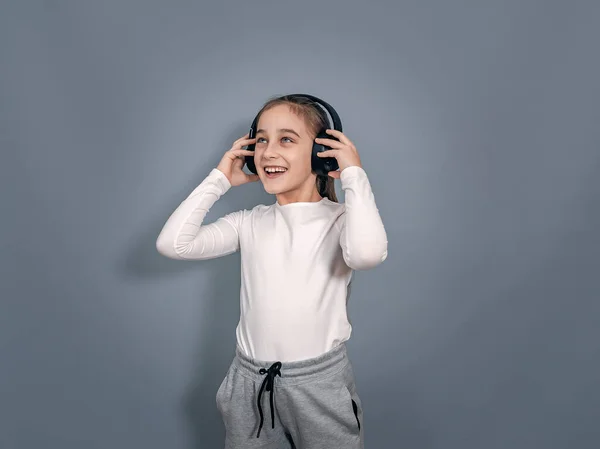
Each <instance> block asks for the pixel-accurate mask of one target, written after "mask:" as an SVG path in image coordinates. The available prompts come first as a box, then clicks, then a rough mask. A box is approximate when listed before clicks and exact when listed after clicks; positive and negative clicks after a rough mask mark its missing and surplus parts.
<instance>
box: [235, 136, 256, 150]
mask: <svg viewBox="0 0 600 449" xmlns="http://www.w3.org/2000/svg"><path fill="white" fill-rule="evenodd" d="M246 135H247V134H246ZM255 140H256V137H253V138H252V139H247V138H241V139H238V140H236V141H235V142H233V145H232V146H231V147H232V148H233V147H239V146H242V147H243V146H244V145H248V144H249V143H252V142H254V141H255Z"/></svg>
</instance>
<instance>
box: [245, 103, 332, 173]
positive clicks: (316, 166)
mask: <svg viewBox="0 0 600 449" xmlns="http://www.w3.org/2000/svg"><path fill="white" fill-rule="evenodd" d="M285 96H286V97H296V98H298V97H304V98H307V99H309V100H311V101H313V102H314V103H316V104H319V105H321V106H323V108H324V109H325V110H326V111H327V112H329V115H330V116H331V119H332V120H333V129H335V130H338V131H340V132H341V131H342V121H341V120H340V116H339V115H338V114H337V112H336V111H335V109H333V107H332V106H331V105H330V104H329V103H327V102H325V101H323V100H321V99H320V98H317V97H315V96H313V95H308V94H292V95H285ZM327 123H328V125H330V124H331V123H330V122H329V120H327ZM257 126H258V114H257V115H256V117H254V120H253V121H252V126H251V127H250V133H249V136H248V138H249V139H253V138H254V137H256V127H257ZM329 127H330V128H331V126H329ZM316 137H317V138H323V139H333V140H338V141H339V139H337V138H336V137H334V136H332V135H330V134H327V133H326V132H325V129H321V130H319V132H318V133H317V136H316ZM255 147H256V144H251V145H248V150H250V151H254V149H255ZM326 150H331V147H329V146H327V145H323V144H321V143H317V142H314V141H313V147H312V157H311V165H312V170H313V171H314V172H315V173H316V174H317V175H321V176H327V174H328V173H329V172H330V171H335V170H337V169H338V168H339V165H338V161H337V159H336V158H334V157H319V156H317V154H318V153H320V152H322V151H326ZM245 160H246V165H248V169H249V170H250V171H251V172H252V173H254V174H257V173H258V171H257V170H256V165H255V164H254V156H245Z"/></svg>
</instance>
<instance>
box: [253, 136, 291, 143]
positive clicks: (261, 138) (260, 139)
mask: <svg viewBox="0 0 600 449" xmlns="http://www.w3.org/2000/svg"><path fill="white" fill-rule="evenodd" d="M281 139H282V140H283V139H287V140H288V141H289V142H293V140H292V139H290V138H289V137H282V138H281ZM263 140H265V138H264V137H258V138H257V139H256V143H262V141H263Z"/></svg>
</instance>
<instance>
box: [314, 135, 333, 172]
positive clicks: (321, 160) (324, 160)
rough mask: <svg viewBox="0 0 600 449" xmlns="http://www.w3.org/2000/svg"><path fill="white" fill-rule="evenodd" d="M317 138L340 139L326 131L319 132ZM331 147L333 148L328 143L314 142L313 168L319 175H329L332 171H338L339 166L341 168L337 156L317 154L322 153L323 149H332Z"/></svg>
mask: <svg viewBox="0 0 600 449" xmlns="http://www.w3.org/2000/svg"><path fill="white" fill-rule="evenodd" d="M316 138H318V139H332V140H339V139H337V138H335V137H334V136H332V135H329V134H327V133H326V132H325V131H321V132H319V133H318V134H317V136H316ZM331 149H332V148H331V147H329V146H327V145H323V144H321V143H317V142H313V148H312V158H311V165H312V170H313V171H314V172H315V173H316V174H317V175H321V176H327V175H328V174H329V172H330V171H336V170H337V169H338V168H340V166H339V164H338V161H337V159H336V158H334V157H319V156H317V154H318V153H321V152H322V151H327V150H331Z"/></svg>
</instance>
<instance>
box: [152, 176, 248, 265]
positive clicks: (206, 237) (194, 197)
mask: <svg viewBox="0 0 600 449" xmlns="http://www.w3.org/2000/svg"><path fill="white" fill-rule="evenodd" d="M230 188H231V184H230V182H229V180H228V179H227V176H225V174H224V173H223V172H221V171H220V170H218V169H216V168H215V169H213V170H212V171H211V172H210V173H209V175H208V176H207V177H206V178H205V179H204V180H203V181H202V183H201V184H200V185H198V187H196V188H195V189H194V190H193V191H192V193H190V195H189V196H188V197H187V198H186V199H185V200H184V201H183V202H182V203H181V204H180V205H179V207H177V209H175V211H174V212H173V213H172V214H171V216H170V217H169V219H168V220H167V222H166V223H165V225H164V226H163V228H162V230H161V232H160V234H159V236H158V239H157V240H156V249H157V250H158V252H159V253H160V254H162V255H163V256H166V257H169V258H171V259H181V260H199V259H213V258H215V257H220V256H225V255H227V254H231V253H233V252H235V251H237V250H238V249H239V234H238V233H239V229H240V225H241V222H242V218H243V215H244V213H245V212H244V211H238V212H233V213H231V214H228V215H225V216H223V217H221V218H219V219H218V220H217V221H215V222H214V223H211V224H206V225H203V224H202V223H203V221H204V217H205V216H206V214H207V212H208V211H209V209H210V208H211V207H212V205H213V204H214V203H215V202H216V201H217V200H218V199H219V198H220V197H221V196H222V195H223V194H224V193H225V192H227V191H228V190H229V189H230Z"/></svg>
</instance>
